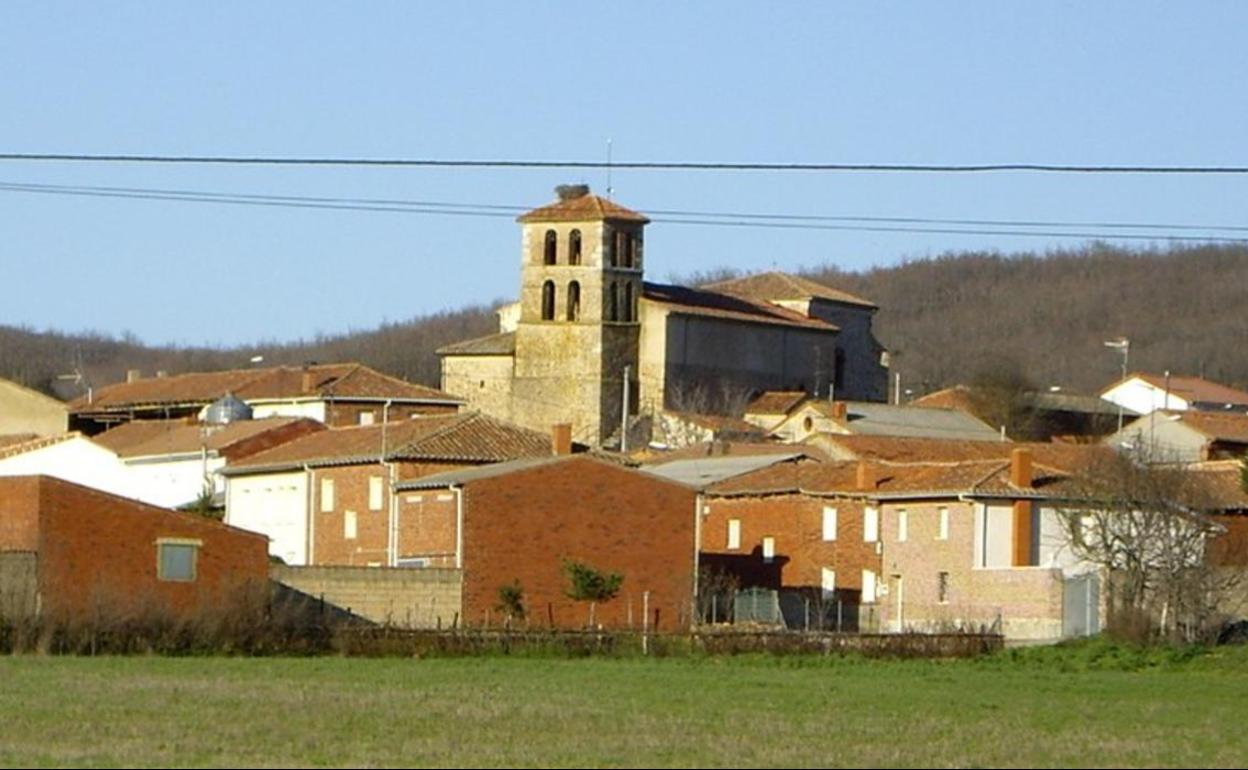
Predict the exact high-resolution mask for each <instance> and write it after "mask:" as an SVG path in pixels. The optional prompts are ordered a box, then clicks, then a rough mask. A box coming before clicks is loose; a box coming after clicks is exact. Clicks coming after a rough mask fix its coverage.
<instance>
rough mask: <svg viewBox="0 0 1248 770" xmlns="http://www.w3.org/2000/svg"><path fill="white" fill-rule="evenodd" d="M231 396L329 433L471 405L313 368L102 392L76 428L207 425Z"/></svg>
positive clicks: (77, 414)
mask: <svg viewBox="0 0 1248 770" xmlns="http://www.w3.org/2000/svg"><path fill="white" fill-rule="evenodd" d="M226 396H230V397H232V398H237V399H238V400H240V401H242V402H244V403H245V404H246V405H247V406H248V407H250V408H251V410H252V415H253V416H254V417H256V418H264V417H307V418H310V419H313V420H317V421H319V422H322V423H325V424H326V425H334V426H342V425H372V424H373V423H378V422H382V421H383V420H388V421H398V420H406V419H408V418H409V417H411V416H413V415H421V414H452V413H454V412H456V411H458V410H459V407H460V405H461V404H462V403H463V402H462V401H461V400H460V399H458V398H455V397H454V396H451V395H449V394H447V393H443V392H442V391H439V390H436V389H434V388H429V387H425V386H424V385H415V384H413V383H410V382H405V381H403V380H400V379H398V378H395V377H390V376H389V375H385V374H382V373H381V372H378V371H376V370H374V369H370V368H369V367H367V366H364V365H362V364H354V363H347V364H309V365H306V366H280V367H268V368H257V369H232V370H227V371H220V372H192V373H188V374H174V375H167V374H165V373H164V372H158V373H157V374H156V376H154V377H143V376H141V374H140V373H139V372H138V371H137V370H131V371H130V372H129V373H128V374H127V377H126V382H122V383H117V384H114V385H106V386H104V387H100V388H94V389H92V390H90V391H88V393H87V394H86V395H84V396H82V397H80V398H78V399H75V400H74V401H73V402H71V403H70V406H69V409H70V426H71V427H72V428H74V429H75V430H81V431H82V432H84V433H86V434H87V435H94V434H96V433H100V432H102V431H104V430H107V429H108V428H109V427H113V426H115V425H118V424H120V423H124V422H129V421H131V420H159V419H185V420H187V421H189V422H199V421H202V419H203V417H204V413H205V412H206V411H207V409H208V407H210V406H211V405H212V404H213V403H214V402H216V401H218V400H220V399H222V398H225V397H226Z"/></svg>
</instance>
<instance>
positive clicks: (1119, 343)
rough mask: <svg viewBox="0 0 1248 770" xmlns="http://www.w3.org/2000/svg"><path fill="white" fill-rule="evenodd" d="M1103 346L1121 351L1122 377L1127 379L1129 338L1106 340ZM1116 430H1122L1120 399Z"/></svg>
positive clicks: (1129, 353)
mask: <svg viewBox="0 0 1248 770" xmlns="http://www.w3.org/2000/svg"><path fill="white" fill-rule="evenodd" d="M1105 347H1107V348H1113V349H1114V350H1117V351H1118V352H1119V353H1122V379H1123V381H1125V380H1126V379H1127V357H1128V356H1130V355H1131V340H1129V339H1127V338H1126V337H1119V338H1118V339H1116V340H1106V342H1105ZM1118 432H1119V433H1121V432H1122V401H1121V400H1119V401H1118Z"/></svg>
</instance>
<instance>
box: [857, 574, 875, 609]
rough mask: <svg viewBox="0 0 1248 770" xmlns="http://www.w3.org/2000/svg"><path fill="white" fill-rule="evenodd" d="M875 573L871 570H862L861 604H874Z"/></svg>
mask: <svg viewBox="0 0 1248 770" xmlns="http://www.w3.org/2000/svg"><path fill="white" fill-rule="evenodd" d="M877 590H878V589H877V587H876V574H875V572H874V571H873V570H869V569H864V570H863V571H862V600H861V603H862V604H875V592H876V591H877Z"/></svg>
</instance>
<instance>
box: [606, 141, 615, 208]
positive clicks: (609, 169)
mask: <svg viewBox="0 0 1248 770" xmlns="http://www.w3.org/2000/svg"><path fill="white" fill-rule="evenodd" d="M614 190H615V188H614V187H612V186H611V138H610V137H607V197H608V198H610V197H611V193H612V192H613V191H614Z"/></svg>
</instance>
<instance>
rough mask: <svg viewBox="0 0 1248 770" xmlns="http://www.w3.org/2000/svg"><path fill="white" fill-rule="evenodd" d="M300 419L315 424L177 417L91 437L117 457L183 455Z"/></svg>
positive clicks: (129, 425)
mask: <svg viewBox="0 0 1248 770" xmlns="http://www.w3.org/2000/svg"><path fill="white" fill-rule="evenodd" d="M300 421H306V422H309V423H315V421H314V420H306V418H302V417H269V418H266V419H263V420H240V421H238V422H232V423H229V424H227V425H196V424H191V423H186V422H182V421H180V420H134V421H131V422H127V423H123V424H121V425H118V426H117V427H115V428H112V429H110V430H107V431H105V432H103V433H101V434H99V435H98V436H93V437H92V439H91V440H92V441H94V442H95V443H97V444H99V445H100V446H103V447H105V448H107V449H111V450H112V451H113V452H115V453H116V454H117V455H118V456H119V457H151V456H155V455H169V454H185V453H188V452H198V451H200V449H201V448H202V449H206V450H208V451H214V452H215V451H220V450H222V449H225V448H227V447H229V446H231V445H233V444H236V443H238V442H240V441H244V440H246V439H249V438H252V437H255V436H259V435H261V434H263V433H267V432H269V431H271V430H276V429H278V428H284V427H286V426H287V425H291V424H293V423H297V422H300ZM316 424H317V425H319V423H316Z"/></svg>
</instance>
